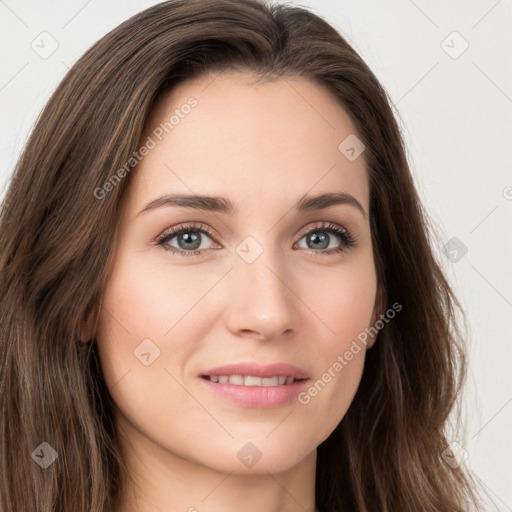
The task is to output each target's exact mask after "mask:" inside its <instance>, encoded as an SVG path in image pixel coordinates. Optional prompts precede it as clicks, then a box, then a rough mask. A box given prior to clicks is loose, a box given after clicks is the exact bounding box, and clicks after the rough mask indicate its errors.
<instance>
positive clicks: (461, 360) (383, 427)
mask: <svg viewBox="0 0 512 512" xmlns="http://www.w3.org/2000/svg"><path fill="white" fill-rule="evenodd" d="M230 70H245V71H249V72H251V73H253V74H254V75H255V76H257V77H259V79H262V80H263V79H266V80H274V79H278V78H280V77H285V78H286V77H291V76H299V77H304V78H306V79H308V80H311V81H313V82H315V83H317V84H321V85H322V86H323V87H324V89H325V90H326V91H328V93H329V94H331V95H332V96H333V97H334V98H335V99H336V100H337V101H338V102H339V104H340V105H341V106H342V107H343V108H344V109H345V110H346V111H347V113H348V114H349V115H350V118H351V119H352V121H353V123H354V125H355V127H356V129H357V132H358V136H359V137H360V138H361V139H362V141H363V142H364V144H365V146H366V150H365V158H366V161H367V171H368V176H369V181H370V217H371V233H372V245H373V249H374V254H375V264H376V269H377V278H378V285H379V290H380V292H381V293H382V297H383V298H384V300H385V302H386V303H387V304H391V303H394V302H398V303H399V304H401V305H402V306H403V311H402V312H401V313H400V314H399V315H397V316H396V318H395V319H394V320H393V321H392V322H389V324H388V325H386V326H385V328H384V329H382V330H381V332H380V333H379V338H378V341H377V343H376V344H375V345H374V347H373V348H372V349H371V350H369V351H368V353H367V357H366V362H365V367H364V371H363V376H362V380H361V383H360V386H359V389H358V391H357V393H356V396H355V398H354V400H353V402H352V404H351V406H350V408H349V410H348V412H347V413H346V415H345V416H344V418H343V419H342V421H341V422H340V424H339V425H338V426H337V427H336V429H335V430H334V431H333V432H332V434H331V435H330V436H329V437H328V438H327V439H326V440H325V441H324V442H323V443H322V444H321V445H320V446H319V447H318V457H317V469H316V504H317V506H318V507H319V509H320V510H322V511H323V512H340V511H343V512H348V511H358V512H375V511H379V512H397V511H400V512H402V511H407V512H426V511H431V512H434V511H435V512H465V511H467V510H469V508H470V507H474V509H475V510H476V509H478V510H480V508H476V507H479V506H480V505H479V501H478V500H479V498H478V496H477V493H476V491H475V485H474V482H473V480H472V477H471V476H470V472H469V471H468V470H467V469H466V468H465V467H464V465H460V466H458V467H451V466H450V465H449V464H447V463H446V462H445V460H444V459H443V457H442V454H443V452H444V451H445V450H446V448H447V446H448V445H449V443H450V441H451V439H450V438H448V434H447V425H448V423H449V419H450V417H451V416H450V415H451V413H452V412H453V411H454V410H455V408H456V407H457V405H458V403H459V402H458V398H459V396H460V392H461V389H462V384H463V382H464V380H465V375H466V373H465V372H466V360H465V347H464V336H463V335H462V333H461V330H460V327H459V326H458V325H457V321H456V316H457V312H460V313H463V312H462V308H461V306H460V304H459V303H458V301H457V299H456V297H455V295H454V293H453V291H452V289H451V288H450V285H449V283H448V281H447V278H446V276H445V275H444V273H443V271H442V268H441V265H440V264H439V262H438V261H437V260H436V258H435V256H434V253H433V249H432V242H433V241H434V239H435V236H436V235H435V231H434V229H433V228H432V224H431V221H429V219H428V217H427V215H426V212H425V211H424V209H423V207H422V205H421V203H420V200H419V197H418V195H417V192H416V190H415V187H414V183H413V179H412V176H411V172H410V169H409V165H408V162H407V158H406V151H405V147H404V142H403V139H402V135H401V131H400V128H399V124H398V123H397V120H396V117H395V114H394V109H393V107H392V102H391V101H390V99H389V98H388V96H387V93H386V92H385V90H384V89H383V87H382V86H381V85H380V83H379V81H378V80H377V78H376V77H375V75H374V74H373V73H372V71H371V70H370V69H369V67H368V66H367V65H366V64H365V62H364V61H363V60H362V59H361V58H360V57H359V55H358V54H357V53H356V52H355V51H354V49H353V48H352V47H351V46H350V45H349V43H348V42H347V41H346V40H345V38H344V37H343V36H342V35H340V33H339V32H338V31H337V30H335V29H334V28H333V27H332V26H331V25H330V24H329V23H327V22H326V21H325V20H323V19H322V18H321V17H319V16H317V15H315V14H313V13H312V12H310V11H308V10H307V9H304V8H301V7H292V6H288V5H284V4H281V5H279V4H277V5H271V4H268V3H265V2H264V1H263V0H262V1H259V0H242V1H240V0H208V1H192V0H171V1H166V2H163V3H160V4H157V5H155V6H153V7H151V8H149V9H146V10H144V11H142V12H140V13H139V14H137V15H135V16H133V17H132V18H130V19H128V20H127V21H125V22H123V23H122V24H121V25H119V26H118V27H117V28H115V29H114V30H112V31H111V32H109V33H108V34H106V35H105V36H104V37H102V38H101V39H100V40H99V41H98V42H97V43H95V44H94V45H93V46H92V47H91V48H90V49H89V50H88V51H87V52H86V53H85V54H84V55H83V56H82V57H81V58H80V59H79V60H78V61H77V62H76V63H75V64H74V65H73V67H72V68H71V69H70V70H69V72H68V73H67V74H66V76H65V77H64V79H63V80H62V81H61V83H60V84H59V86H58V87H57V89H56V90H55V92H54V93H53V95H52V96H51V98H50V99H49V101H48V102H47V104H46V106H45V108H44V109H43V111H42V113H41V115H40V116H39V118H38V120H37V122H36V124H35V127H34V129H33V131H32V133H31V135H30V137H29V139H28V141H27V143H26V145H25V147H24V150H23V152H22V154H21V156H20V158H19V160H18V163H17V165H16V167H15V169H14V174H13V177H12V181H11V183H10V185H9V188H8V191H7V193H6V195H5V197H4V200H3V203H2V210H1V217H0V274H1V282H0V315H1V325H0V377H1V383H0V450H1V453H0V456H1V457H0V508H1V510H2V512H20V511H23V512H28V511H37V512H51V511H55V510H58V511H59V512H77V511H80V512H81V511H91V512H92V511H95V512H96V511H98V512H100V511H101V512H111V511H112V510H114V507H115V505H116V503H117V500H118V498H119V496H120V494H121V493H122V492H123V489H122V482H123V474H125V473H124V472H125V471H126V468H125V466H124V464H123V459H122V457H121V454H120V449H119V445H118V440H117V439H116V435H115V429H114V425H113V424H112V418H113V413H112V410H113V401H112V398H111V397H110V395H109V392H108V390H107V387H106V385H105V381H104V379H103V376H102V372H101V367H100V363H99V359H98V354H97V347H96V343H95V342H94V341H95V340H94V337H93V339H92V340H91V343H89V344H83V343H78V342H77V339H78V338H79V337H80V332H81V329H82V328H83V326H84V325H85V324H86V323H87V322H92V325H94V322H95V321H96V319H97V318H98V313H99V311H100V308H101V298H102V293H103V290H104V287H105V284H106V282H107V281H108V277H109V274H110V270H111V268H112V264H113V247H114V244H115V241H116V236H117V234H118V232H119V231H118V230H119V220H120V212H121V209H122V207H123V204H124V201H123V200H124V198H125V196H126V191H127V187H129V184H130V182H131V180H130V178H131V174H127V175H126V177H125V178H124V179H123V180H120V182H119V183H118V184H117V186H115V187H113V189H112V190H111V191H110V193H109V194H108V196H106V197H104V198H102V199H98V198H97V197H96V196H97V194H95V190H97V189H98V188H99V187H102V186H103V185H104V184H105V183H106V182H107V181H108V180H109V179H110V178H111V176H112V174H113V171H115V170H116V169H119V168H121V167H123V166H124V165H125V163H126V162H127V161H128V160H129V159H130V157H131V156H132V154H133V152H134V151H136V150H137V148H138V144H139V140H140V137H141V134H142V133H143V128H144V125H145V122H146V120H147V118H148V116H149V113H150V112H151V109H152V106H153V105H154V103H155V102H156V101H157V100H158V99H159V98H160V97H161V95H162V94H165V93H166V92H168V91H170V90H171V89H172V88H173V87H174V86H176V85H177V84H179V83H181V82H184V81H185V80H187V79H190V78H194V77H198V76H200V75H203V74H205V73H210V72H211V73H216V72H223V71H230ZM135 172H136V171H135ZM42 442H47V443H48V444H49V445H50V446H51V447H53V448H54V449H55V451H56V453H57V455H58V458H57V460H56V462H55V463H54V464H52V465H51V466H50V467H49V468H47V469H46V470H42V468H41V467H40V466H39V465H38V464H36V463H35V462H34V460H33V458H34V457H35V456H37V454H38V453H39V452H37V449H39V450H41V448H38V447H40V445H41V443H42ZM34 453H35V455H34ZM31 454H32V455H31Z"/></svg>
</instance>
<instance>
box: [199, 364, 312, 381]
mask: <svg viewBox="0 0 512 512" xmlns="http://www.w3.org/2000/svg"><path fill="white" fill-rule="evenodd" d="M212 375H244V376H249V375H250V376H253V377H275V376H280V375H284V376H286V377H293V378H294V379H307V378H309V377H308V374H307V373H306V372H305V371H304V370H301V369H300V368H297V367H296V366H294V365H292V364H288V363H273V364H258V363H236V364H228V365H225V366H217V367H215V368H212V369H211V370H207V371H206V372H204V373H202V374H201V376H212Z"/></svg>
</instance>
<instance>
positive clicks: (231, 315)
mask: <svg viewBox="0 0 512 512" xmlns="http://www.w3.org/2000/svg"><path fill="white" fill-rule="evenodd" d="M227 281H228V283H227V286H228V288H229V289H228V291H227V297H228V304H227V313H226V315H227V326H228V329H229V330H230V332H232V333H233V334H234V335H236V336H238V337H244V338H253V339H258V340H275V339H278V338H282V337H289V336H291V335H293V333H295V332H297V331H298V329H299V322H300V319H301V311H300V307H301V300H300V298H299V297H298V295H297V291H296V290H295V288H297V286H296V279H294V277H293V273H292V272H291V269H290V268H289V267H287V266H286V262H285V261H284V260H283V255H282V254H281V255H279V254H278V253H277V251H272V250H269V249H265V250H263V252H262V254H261V255H260V256H259V257H258V258H257V259H256V260H255V261H253V262H251V263H249V262H247V261H246V260H244V258H242V257H240V256H239V255H235V259H234V268H233V269H232V271H231V272H230V273H229V275H228V276H227Z"/></svg>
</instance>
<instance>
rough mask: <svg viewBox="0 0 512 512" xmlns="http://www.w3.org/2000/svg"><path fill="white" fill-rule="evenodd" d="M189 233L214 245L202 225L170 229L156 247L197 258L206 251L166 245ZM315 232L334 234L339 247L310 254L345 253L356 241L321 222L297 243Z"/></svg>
mask: <svg viewBox="0 0 512 512" xmlns="http://www.w3.org/2000/svg"><path fill="white" fill-rule="evenodd" d="M189 231H194V232H200V233H206V234H207V235H208V236H209V237H210V238H211V239H212V240H213V241H214V242H215V243H217V242H216V240H215V236H214V234H213V233H212V231H211V229H210V228H209V227H208V226H206V225H204V224H199V225H196V224H184V225H181V226H178V227H176V228H172V229H171V230H170V231H167V232H165V233H163V234H162V235H160V236H159V237H158V238H157V240H156V242H157V245H158V246H161V247H162V249H164V251H169V252H172V253H175V254H178V255H180V256H199V255H201V254H202V253H203V252H204V251H206V250H207V249H200V250H197V249H196V250H194V251H184V250H182V249H177V248H176V247H173V246H172V245H166V244H167V242H169V241H170V240H172V239H173V238H174V237H175V236H176V235H180V234H181V233H187V232H189ZM315 231H325V232H328V233H334V234H335V235H337V236H338V237H339V238H340V239H341V246H340V247H338V248H337V249H322V250H320V251H315V250H312V249H310V250H309V252H312V253H313V254H321V255H326V256H328V255H332V254H337V253H342V252H345V251H346V250H347V249H349V248H351V247H353V246H354V245H355V243H356V239H355V238H354V236H353V235H352V234H351V233H350V232H349V231H348V230H346V229H345V228H342V227H341V226H338V225H336V224H332V223H330V222H322V223H321V224H319V225H314V226H313V227H311V228H310V229H308V230H307V231H305V232H303V233H301V236H300V238H299V240H298V241H300V240H302V238H304V236H306V235H308V234H310V233H312V232H315Z"/></svg>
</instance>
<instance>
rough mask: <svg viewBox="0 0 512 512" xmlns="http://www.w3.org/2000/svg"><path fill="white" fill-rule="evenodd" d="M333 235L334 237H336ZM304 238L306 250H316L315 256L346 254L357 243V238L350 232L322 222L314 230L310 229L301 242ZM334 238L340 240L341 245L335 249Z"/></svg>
mask: <svg viewBox="0 0 512 512" xmlns="http://www.w3.org/2000/svg"><path fill="white" fill-rule="evenodd" d="M332 235H334V237H333V236H332ZM304 238H305V240H306V247H305V248H306V249H310V248H313V249H314V250H313V251H312V252H313V253H314V254H322V255H329V254H335V253H340V252H344V251H346V250H347V249H349V248H350V247H353V246H354V245H355V243H356V240H355V238H354V237H353V236H352V235H351V234H350V232H349V231H348V230H346V229H345V228H342V227H341V226H338V225H337V224H332V223H330V222H322V223H320V225H316V226H314V227H313V228H312V229H311V228H309V229H308V231H306V232H305V234H303V236H302V238H301V239H300V240H299V242H300V241H301V240H303V239H304ZM333 238H334V241H335V239H336V238H338V239H339V240H340V242H341V243H338V244H337V245H336V244H335V245H334V247H332V245H331V242H332V241H333ZM302 248H304V247H302ZM317 249H320V250H317Z"/></svg>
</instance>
